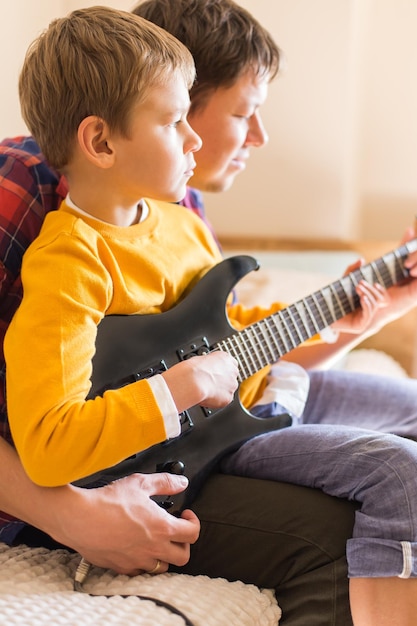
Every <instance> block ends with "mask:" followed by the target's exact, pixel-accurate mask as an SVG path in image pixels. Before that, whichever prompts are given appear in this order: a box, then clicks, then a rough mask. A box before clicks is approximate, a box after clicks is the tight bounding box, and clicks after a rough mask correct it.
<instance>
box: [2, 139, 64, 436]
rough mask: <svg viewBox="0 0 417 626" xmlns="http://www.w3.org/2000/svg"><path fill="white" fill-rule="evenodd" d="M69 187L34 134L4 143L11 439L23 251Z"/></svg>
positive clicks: (4, 277) (4, 303) (4, 290)
mask: <svg viewBox="0 0 417 626" xmlns="http://www.w3.org/2000/svg"><path fill="white" fill-rule="evenodd" d="M66 191H67V188H66V183H65V180H64V179H63V178H61V176H60V175H59V174H58V173H57V172H55V171H54V170H52V169H51V168H50V167H49V165H48V164H47V163H46V161H45V158H44V157H43V155H42V153H41V151H40V148H39V146H38V145H37V144H36V142H35V141H34V140H33V139H32V138H31V137H16V138H14V139H5V140H3V141H2V142H0V435H2V436H4V437H5V438H6V439H8V440H9V441H10V434H9V432H8V425H7V417H6V410H5V405H4V402H5V399H4V377H5V364H4V356H3V340H4V335H5V333H6V330H7V327H8V325H9V323H10V320H11V319H12V317H13V315H14V313H15V311H16V309H17V307H18V306H19V304H20V301H21V298H22V284H21V279H20V270H21V265H22V258H23V254H24V252H25V250H26V248H27V247H28V246H29V245H30V243H31V242H32V241H33V240H34V239H35V237H36V236H37V235H38V233H39V230H40V228H41V226H42V222H43V220H44V217H45V215H46V213H48V212H49V211H51V210H54V209H56V208H58V206H59V204H60V203H61V201H62V198H63V197H65V195H66Z"/></svg>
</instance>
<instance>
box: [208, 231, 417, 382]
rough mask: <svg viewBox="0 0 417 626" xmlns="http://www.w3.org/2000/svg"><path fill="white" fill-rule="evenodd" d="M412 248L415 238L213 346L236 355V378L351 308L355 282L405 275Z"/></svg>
mask: <svg viewBox="0 0 417 626" xmlns="http://www.w3.org/2000/svg"><path fill="white" fill-rule="evenodd" d="M415 250H417V239H413V240H412V241H409V242H407V243H406V244H404V245H403V246H401V247H399V248H397V249H396V250H393V251H392V252H389V253H387V254H385V255H384V256H382V257H380V258H379V259H376V260H375V261H372V262H371V263H368V264H367V265H364V266H363V267H361V268H359V269H357V270H355V271H354V272H352V273H350V274H347V275H346V276H343V277H342V278H340V279H338V280H336V281H335V282H333V283H331V284H329V285H327V286H326V287H323V288H322V289H319V290H318V291H315V292H314V293H312V294H311V295H309V296H307V297H305V298H303V299H302V300H298V301H297V302H295V303H294V304H291V305H290V306H288V307H286V308H285V309H282V310H281V311H278V312H277V313H273V314H272V315H270V316H268V317H266V318H264V319H263V320H260V321H259V322H255V323H254V324H251V325H250V326H248V327H247V328H245V329H244V330H242V331H240V332H236V333H234V334H232V335H230V336H229V337H227V338H225V339H223V340H222V341H219V342H218V343H217V344H216V346H215V347H216V348H217V349H220V350H222V351H224V352H228V353H229V354H231V355H232V356H233V357H235V358H236V359H237V361H238V363H239V379H240V382H242V381H243V380H245V379H246V378H248V377H249V376H251V375H252V374H255V373H256V372H258V371H259V370H260V369H262V368H263V367H265V366H266V365H272V364H273V363H275V362H276V361H277V360H278V359H279V358H280V357H282V356H283V355H284V354H287V353H288V352H290V351H291V350H293V349H294V348H296V347H297V346H299V345H300V344H302V343H303V342H304V341H306V340H307V339H309V338H310V337H313V336H314V335H316V334H317V333H319V332H320V331H321V330H323V329H324V328H326V327H327V326H329V325H330V324H332V323H333V322H336V321H337V320H338V319H340V318H342V317H344V316H345V315H348V314H349V313H351V312H352V311H354V310H355V309H357V308H358V307H359V306H360V301H359V296H358V295H357V293H356V286H357V285H358V283H359V282H360V281H361V280H363V279H364V280H366V281H367V282H369V283H376V282H377V283H380V284H381V285H383V286H384V287H385V288H388V287H392V286H393V285H395V284H397V283H399V282H401V281H402V280H404V279H405V278H407V277H408V271H407V270H406V269H405V267H404V261H405V259H406V258H407V256H408V255H409V254H410V253H411V252H414V251H415Z"/></svg>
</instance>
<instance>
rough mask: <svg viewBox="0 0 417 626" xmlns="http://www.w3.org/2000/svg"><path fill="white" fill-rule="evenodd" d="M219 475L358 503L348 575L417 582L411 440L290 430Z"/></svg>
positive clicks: (233, 460) (338, 430) (257, 442)
mask: <svg viewBox="0 0 417 626" xmlns="http://www.w3.org/2000/svg"><path fill="white" fill-rule="evenodd" d="M335 401H337V398H336V399H335ZM397 408H398V407H397ZM221 470H222V471H223V472H224V473H226V474H235V475H239V476H247V477H250V478H260V479H264V480H276V481H282V482H287V483H293V484H296V485H303V486H305V487H313V488H318V489H321V490H322V491H324V492H325V493H327V494H329V495H332V496H336V497H339V498H347V499H349V500H355V501H357V502H359V503H360V508H359V509H358V511H357V512H356V516H355V524H354V530H353V537H352V539H350V540H348V543H347V559H348V573H349V576H350V577H389V576H400V577H404V578H407V577H414V576H417V443H415V442H414V441H410V440H408V439H402V438H400V437H397V436H395V435H390V434H381V433H377V432H374V431H370V430H365V429H360V428H353V427H350V426H340V425H338V426H333V425H327V424H324V425H317V424H307V425H300V426H293V427H290V428H285V429H282V430H279V431H274V432H271V433H267V434H265V435H261V436H259V437H256V438H254V439H252V440H250V441H248V442H247V443H245V444H244V445H243V446H242V447H241V448H240V449H239V450H238V451H237V452H235V453H233V454H231V455H229V456H228V457H226V458H225V459H224V460H223V462H222V467H221Z"/></svg>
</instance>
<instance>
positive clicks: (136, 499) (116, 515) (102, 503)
mask: <svg viewBox="0 0 417 626" xmlns="http://www.w3.org/2000/svg"><path fill="white" fill-rule="evenodd" d="M184 480H185V481H186V479H185V478H184V477H181V476H176V475H173V474H167V473H161V474H132V475H131V476H127V477H126V478H122V479H120V480H118V481H116V482H114V483H112V484H110V485H107V486H105V487H101V488H100V489H80V488H77V487H71V489H72V498H71V502H72V504H71V509H70V510H69V511H68V515H64V514H63V513H64V511H62V509H61V514H60V520H59V522H60V525H61V527H60V528H59V530H58V528H57V534H56V535H55V539H57V540H58V541H61V542H63V543H64V544H65V545H68V546H70V547H72V548H73V549H75V550H76V551H77V552H79V553H80V554H81V555H82V556H83V557H84V558H85V559H86V560H87V561H89V562H90V563H92V564H94V565H97V566H99V567H105V568H111V569H113V570H115V571H116V572H118V573H119V574H128V575H136V574H139V573H142V572H148V571H151V570H152V569H154V568H155V566H156V564H157V563H158V561H159V562H160V566H159V568H158V573H159V574H160V573H163V572H166V571H167V570H168V566H169V564H170V563H172V564H174V565H177V566H181V565H185V563H187V561H188V559H189V558H190V544H192V543H195V542H196V541H197V539H198V536H199V533H200V522H199V520H198V518H197V516H196V515H195V514H194V513H193V512H192V511H190V510H186V511H183V513H182V514H181V518H178V517H175V516H173V515H171V514H170V513H167V512H166V511H165V510H164V509H163V508H161V507H160V506H159V505H158V504H157V503H156V502H154V501H153V500H151V496H153V495H166V494H167V495H173V494H176V493H180V492H182V491H183V490H184V489H185V488H186V486H187V483H185V484H184V482H183V481H184ZM74 500H75V501H76V500H78V503H77V507H76V508H75V507H73V506H72V505H73V504H74ZM67 504H68V499H67V500H63V502H62V506H63V507H66V506H67ZM58 535H59V536H58Z"/></svg>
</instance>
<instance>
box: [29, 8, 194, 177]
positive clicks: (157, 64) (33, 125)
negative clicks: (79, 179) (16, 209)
mask: <svg viewBox="0 0 417 626" xmlns="http://www.w3.org/2000/svg"><path fill="white" fill-rule="evenodd" d="M176 69H179V70H180V71H181V72H182V73H183V76H184V79H185V82H186V84H187V87H188V88H190V87H191V85H192V83H193V81H194V77H195V69H194V62H193V59H192V56H191V54H190V53H189V51H188V50H187V49H186V47H185V46H183V45H182V44H181V43H180V42H179V41H178V40H176V39H175V38H174V37H172V36H171V35H170V34H168V33H167V32H165V31H164V30H162V29H161V28H159V27H158V26H155V25H154V24H150V23H149V22H148V21H146V20H144V19H142V18H140V17H138V16H136V15H133V14H131V13H128V12H125V11H116V10H113V9H110V8H107V7H98V6H97V7H91V8H87V9H81V10H77V11H73V12H72V13H71V14H70V15H68V16H67V17H65V18H62V19H57V20H54V21H53V22H52V23H51V24H50V26H49V28H47V29H46V30H45V31H44V32H43V33H42V34H41V35H40V37H38V38H37V39H36V40H35V41H34V42H33V44H32V45H31V46H30V47H29V49H28V52H27V54H26V58H25V61H24V65H23V69H22V71H21V74H20V78H19V95H20V102H21V108H22V115H23V118H24V120H25V122H26V124H27V126H28V127H29V129H30V131H31V133H32V134H33V136H34V137H35V139H36V141H37V142H38V143H39V145H40V147H41V150H42V151H43V153H44V155H45V156H46V158H47V159H48V161H49V163H50V164H51V165H52V166H54V167H56V168H63V167H64V166H65V165H66V164H67V163H68V161H69V159H70V158H71V154H72V148H73V146H74V141H75V139H76V134H77V130H78V127H79V124H80V123H81V121H82V120H83V119H84V118H86V117H88V116H89V115H97V116H98V117H100V118H102V119H103V120H105V121H106V122H107V124H108V125H109V126H110V128H111V129H112V130H115V131H117V132H120V133H121V134H123V135H124V136H127V135H128V131H129V119H130V117H129V114H130V112H131V110H132V108H133V105H134V104H136V103H137V102H138V101H140V99H141V98H144V97H145V96H146V94H147V92H148V90H149V88H150V87H152V86H155V85H157V84H162V83H163V82H164V81H168V80H169V76H170V74H171V73H172V71H173V70H176Z"/></svg>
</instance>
